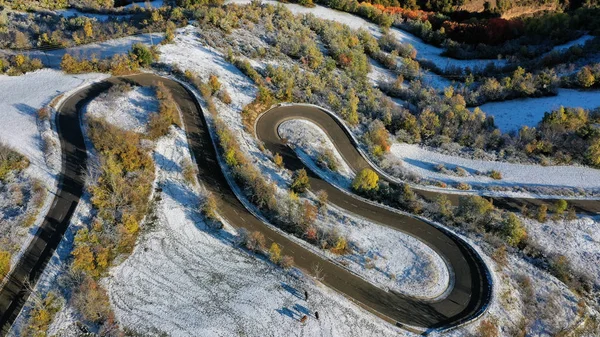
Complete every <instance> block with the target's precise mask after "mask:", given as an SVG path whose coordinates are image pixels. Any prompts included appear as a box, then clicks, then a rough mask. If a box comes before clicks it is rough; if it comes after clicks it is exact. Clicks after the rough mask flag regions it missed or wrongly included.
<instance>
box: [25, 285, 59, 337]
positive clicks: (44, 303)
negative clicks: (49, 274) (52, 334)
mask: <svg viewBox="0 0 600 337" xmlns="http://www.w3.org/2000/svg"><path fill="white" fill-rule="evenodd" d="M61 308H62V303H61V301H60V300H59V299H58V298H57V296H56V294H54V293H53V292H49V293H48V294H46V296H45V298H44V299H43V300H41V301H40V302H39V303H36V305H35V307H34V308H33V310H31V313H30V314H29V320H27V325H26V326H24V327H23V329H22V331H21V335H22V336H36V337H37V336H46V332H47V331H48V328H49V327H50V324H51V323H52V320H53V319H54V316H55V315H56V313H57V312H59V311H60V309H61Z"/></svg>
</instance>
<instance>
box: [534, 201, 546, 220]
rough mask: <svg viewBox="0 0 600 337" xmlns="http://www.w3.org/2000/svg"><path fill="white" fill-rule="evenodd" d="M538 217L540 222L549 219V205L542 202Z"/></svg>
mask: <svg viewBox="0 0 600 337" xmlns="http://www.w3.org/2000/svg"><path fill="white" fill-rule="evenodd" d="M536 219H537V221H539V222H546V220H548V206H547V205H546V204H541V205H540V206H539V207H538V211H537V214H536Z"/></svg>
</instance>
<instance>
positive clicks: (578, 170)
mask: <svg viewBox="0 0 600 337" xmlns="http://www.w3.org/2000/svg"><path fill="white" fill-rule="evenodd" d="M390 155H391V156H394V157H395V158H398V159H400V160H402V165H403V168H404V169H406V170H408V171H410V172H412V173H415V174H417V175H418V176H420V177H424V178H431V179H435V180H440V181H444V182H447V183H451V182H465V183H468V184H471V185H496V186H501V185H507V186H514V185H516V186H538V187H573V188H585V189H598V188H600V170H597V169H593V168H589V167H577V166H541V165H524V164H512V163H505V162H495V161H489V160H474V159H467V158H462V157H458V156H450V155H445V154H441V153H438V152H435V151H431V150H428V149H425V148H423V147H421V146H419V145H414V144H403V143H394V144H393V145H392V147H391V149H390ZM440 164H441V165H444V167H445V168H446V169H448V170H452V171H454V169H455V168H456V167H460V168H462V169H464V170H465V171H466V175H465V176H464V177H461V176H458V175H456V174H451V175H450V174H445V173H443V172H439V171H438V170H437V168H436V167H437V166H438V165H440ZM491 170H496V171H499V172H500V173H502V179H501V180H494V179H492V178H490V177H489V176H487V175H486V173H487V172H489V171H491ZM477 172H480V173H482V174H477Z"/></svg>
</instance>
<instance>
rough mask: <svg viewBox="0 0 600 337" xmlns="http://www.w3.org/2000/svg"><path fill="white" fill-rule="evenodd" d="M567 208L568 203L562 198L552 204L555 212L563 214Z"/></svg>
mask: <svg viewBox="0 0 600 337" xmlns="http://www.w3.org/2000/svg"><path fill="white" fill-rule="evenodd" d="M567 208H569V204H568V203H567V201H566V200H564V199H560V200H558V201H556V203H555V204H554V212H555V213H557V214H563V213H564V212H565V211H566V210H567Z"/></svg>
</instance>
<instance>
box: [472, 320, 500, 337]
mask: <svg viewBox="0 0 600 337" xmlns="http://www.w3.org/2000/svg"><path fill="white" fill-rule="evenodd" d="M477 331H478V332H479V335H480V336H481V337H498V336H499V331H498V326H496V323H494V322H492V321H490V320H487V319H485V320H483V321H481V323H480V324H479V328H478V329H477Z"/></svg>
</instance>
